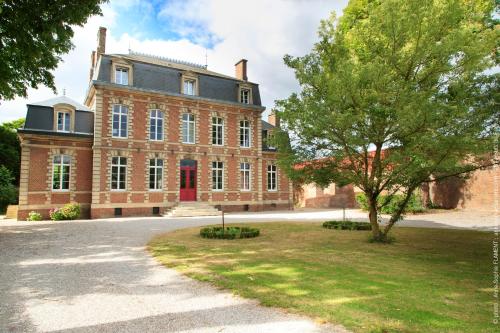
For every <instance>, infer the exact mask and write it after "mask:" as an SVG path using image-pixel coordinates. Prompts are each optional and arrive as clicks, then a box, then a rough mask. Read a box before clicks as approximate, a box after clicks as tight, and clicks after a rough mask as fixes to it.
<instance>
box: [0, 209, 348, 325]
mask: <svg viewBox="0 0 500 333" xmlns="http://www.w3.org/2000/svg"><path fill="white" fill-rule="evenodd" d="M213 222H214V219H213V218H207V219H202V221H201V222H200V219H196V220H195V219H183V220H174V219H160V218H156V219H155V218H149V219H120V220H118V219H115V220H103V221H72V222H58V223H54V222H36V223H33V222H31V223H26V222H10V223H9V222H0V332H2V333H3V332H78V333H80V332H183V333H185V332H197V333H198V332H211V333H212V332H213V333H216V332H222V333H228V332H240V333H241V332H265V333H272V332H286V333H294V332H296V333H307V332H311V333H312V332H315V333H316V332H317V333H320V332H345V331H344V330H343V329H342V328H341V327H333V326H330V325H317V324H315V323H314V322H313V321H312V320H310V319H308V318H304V317H299V316H295V315H290V314H286V313H285V312H284V311H281V310H279V309H273V308H266V307H263V306H260V305H258V304H257V303H256V302H254V301H251V300H245V299H242V298H239V297H235V296H233V295H231V294H230V293H228V292H225V291H221V290H218V289H216V288H213V287H211V286H209V285H208V284H204V283H200V282H196V281H194V280H192V279H189V278H187V277H185V276H182V275H181V274H179V273H177V272H176V271H174V270H172V269H167V268H165V267H162V266H160V265H159V264H158V263H156V261H155V260H154V259H153V258H151V257H150V256H149V255H148V253H147V252H146V251H145V248H144V244H146V243H147V241H148V240H149V239H150V238H151V237H152V235H154V234H158V233H161V232H165V231H169V230H174V229H177V228H183V227H189V226H195V225H201V224H207V223H213Z"/></svg>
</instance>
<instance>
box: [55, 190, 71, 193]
mask: <svg viewBox="0 0 500 333" xmlns="http://www.w3.org/2000/svg"><path fill="white" fill-rule="evenodd" d="M51 192H54V193H69V192H70V191H69V190H52V191H51Z"/></svg>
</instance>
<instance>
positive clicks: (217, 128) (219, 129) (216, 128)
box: [212, 116, 224, 146]
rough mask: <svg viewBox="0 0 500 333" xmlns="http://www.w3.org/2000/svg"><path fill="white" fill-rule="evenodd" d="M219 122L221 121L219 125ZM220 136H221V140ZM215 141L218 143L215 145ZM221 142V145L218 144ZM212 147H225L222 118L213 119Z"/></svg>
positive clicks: (215, 117)
mask: <svg viewBox="0 0 500 333" xmlns="http://www.w3.org/2000/svg"><path fill="white" fill-rule="evenodd" d="M219 121H220V123H219ZM214 134H215V135H214ZM219 135H220V138H219ZM219 139H220V140H219ZM214 141H215V142H216V143H214ZM219 141H220V144H219V143H217V142H219ZM212 145H214V146H224V118H222V117H217V116H214V117H212Z"/></svg>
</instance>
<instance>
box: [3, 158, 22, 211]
mask: <svg viewBox="0 0 500 333" xmlns="http://www.w3.org/2000/svg"><path fill="white" fill-rule="evenodd" d="M13 181H14V177H12V173H11V172H10V170H9V169H7V168H6V167H5V166H4V165H0V211H1V212H4V211H5V209H6V208H7V206H8V205H11V204H16V203H17V198H18V192H17V188H16V187H15V186H14V185H12V182H13Z"/></svg>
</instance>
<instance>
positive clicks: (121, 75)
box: [115, 67, 128, 86]
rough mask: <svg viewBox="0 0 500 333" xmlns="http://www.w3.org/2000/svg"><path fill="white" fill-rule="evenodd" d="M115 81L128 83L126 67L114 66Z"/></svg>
mask: <svg viewBox="0 0 500 333" xmlns="http://www.w3.org/2000/svg"><path fill="white" fill-rule="evenodd" d="M115 83H116V84H123V85H125V86H127V85H128V68H124V67H116V68H115Z"/></svg>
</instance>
